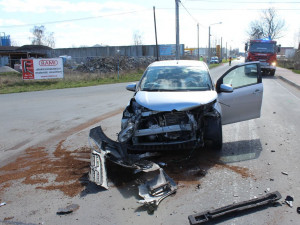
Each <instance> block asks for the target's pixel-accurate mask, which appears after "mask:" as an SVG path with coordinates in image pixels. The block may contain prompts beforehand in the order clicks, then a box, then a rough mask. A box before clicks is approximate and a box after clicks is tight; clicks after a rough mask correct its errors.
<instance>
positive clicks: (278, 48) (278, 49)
mask: <svg viewBox="0 0 300 225" xmlns="http://www.w3.org/2000/svg"><path fill="white" fill-rule="evenodd" d="M280 50H281V45H278V46H277V53H278V52H280Z"/></svg>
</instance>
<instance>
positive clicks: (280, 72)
mask: <svg viewBox="0 0 300 225" xmlns="http://www.w3.org/2000/svg"><path fill="white" fill-rule="evenodd" d="M275 76H276V77H278V78H279V79H281V80H283V81H285V82H286V83H289V84H290V85H293V86H294V87H296V88H297V89H299V90H300V74H297V73H294V72H293V71H291V70H288V69H284V68H281V67H277V68H276V73H275Z"/></svg>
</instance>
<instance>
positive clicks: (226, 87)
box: [220, 84, 233, 92]
mask: <svg viewBox="0 0 300 225" xmlns="http://www.w3.org/2000/svg"><path fill="white" fill-rule="evenodd" d="M220 91H221V92H233V88H232V87H231V86H230V85H229V84H221V85H220Z"/></svg>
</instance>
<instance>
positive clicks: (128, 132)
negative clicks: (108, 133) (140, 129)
mask: <svg viewBox="0 0 300 225" xmlns="http://www.w3.org/2000/svg"><path fill="white" fill-rule="evenodd" d="M133 129H134V124H133V123H128V125H127V127H126V128H125V129H123V130H121V132H120V133H119V135H118V140H119V142H126V141H127V140H128V139H129V138H131V137H132V135H133Z"/></svg>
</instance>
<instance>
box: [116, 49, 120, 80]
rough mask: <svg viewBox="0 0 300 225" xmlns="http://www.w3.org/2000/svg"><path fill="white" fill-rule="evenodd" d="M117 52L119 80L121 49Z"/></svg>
mask: <svg viewBox="0 0 300 225" xmlns="http://www.w3.org/2000/svg"><path fill="white" fill-rule="evenodd" d="M117 54H118V80H119V75H120V72H119V71H120V59H119V58H120V49H118V50H117Z"/></svg>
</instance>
